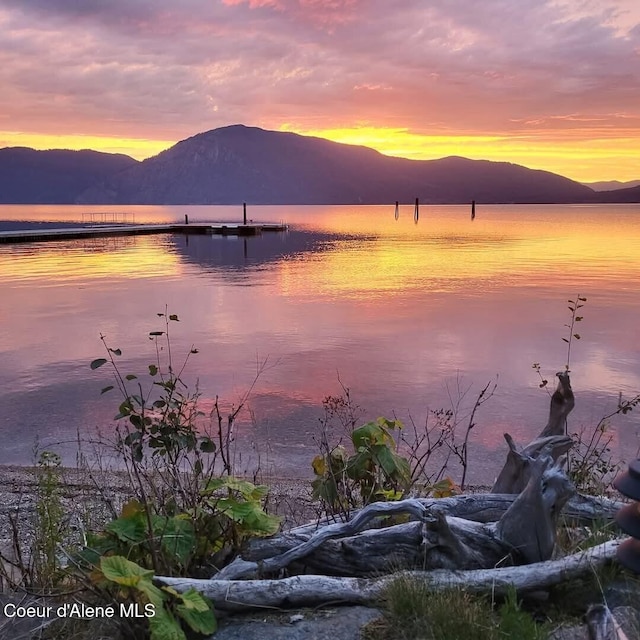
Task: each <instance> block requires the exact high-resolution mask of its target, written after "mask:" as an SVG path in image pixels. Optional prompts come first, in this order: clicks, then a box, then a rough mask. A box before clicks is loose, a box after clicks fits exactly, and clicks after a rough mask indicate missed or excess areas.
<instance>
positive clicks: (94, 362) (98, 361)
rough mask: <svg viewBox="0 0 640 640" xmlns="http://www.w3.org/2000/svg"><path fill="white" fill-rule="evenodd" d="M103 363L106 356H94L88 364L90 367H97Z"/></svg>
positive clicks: (105, 361) (105, 362)
mask: <svg viewBox="0 0 640 640" xmlns="http://www.w3.org/2000/svg"><path fill="white" fill-rule="evenodd" d="M103 364H107V359H106V358H96V359H95V360H92V362H91V364H90V365H89V366H90V367H91V368H92V369H99V368H100V367H101V366H102V365H103Z"/></svg>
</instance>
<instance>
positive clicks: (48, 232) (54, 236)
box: [0, 222, 288, 244]
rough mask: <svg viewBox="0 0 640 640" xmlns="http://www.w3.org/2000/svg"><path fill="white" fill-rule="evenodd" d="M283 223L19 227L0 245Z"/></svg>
mask: <svg viewBox="0 0 640 640" xmlns="http://www.w3.org/2000/svg"><path fill="white" fill-rule="evenodd" d="M287 229H288V226H287V225H286V224H271V223H269V224H266V223H265V224H262V223H250V224H239V223H233V222H213V223H208V222H207V223H203V222H196V223H191V224H113V225H102V224H101V225H87V226H78V227H67V228H56V229H20V230H17V231H0V244H2V243H5V244H7V243H17V242H50V241H55V240H74V239H76V238H101V237H106V236H136V235H148V234H153V233H182V234H188V235H192V234H197V235H205V234H216V235H228V236H255V235H259V234H261V233H263V232H278V231H287Z"/></svg>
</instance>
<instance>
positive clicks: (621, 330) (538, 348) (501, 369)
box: [0, 205, 640, 480]
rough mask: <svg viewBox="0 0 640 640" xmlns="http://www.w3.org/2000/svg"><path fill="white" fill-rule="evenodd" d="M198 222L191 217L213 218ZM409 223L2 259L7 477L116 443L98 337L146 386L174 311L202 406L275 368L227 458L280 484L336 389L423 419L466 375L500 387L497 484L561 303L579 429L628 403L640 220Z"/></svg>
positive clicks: (1, 379)
mask: <svg viewBox="0 0 640 640" xmlns="http://www.w3.org/2000/svg"><path fill="white" fill-rule="evenodd" d="M202 209H203V210H202V211H193V210H192V209H190V210H189V211H190V212H189V217H190V219H192V220H194V221H195V220H197V219H198V218H199V217H200V218H209V219H211V218H212V217H214V216H215V215H217V214H216V213H215V212H212V210H211V208H206V207H205V208H202ZM411 209H412V206H411V205H405V207H404V208H402V207H401V208H400V211H399V219H398V220H397V221H396V220H395V215H393V216H392V214H391V209H390V207H389V206H386V207H363V208H359V209H358V208H353V207H311V208H296V209H295V211H291V209H289V210H286V211H283V209H282V208H275V207H274V208H264V210H263V209H262V208H261V210H260V211H256V212H252V213H251V216H252V217H254V218H262V219H266V220H269V219H270V220H278V219H280V218H281V217H282V216H283V213H284V214H286V215H285V217H288V218H289V220H290V221H291V220H292V219H293V218H294V217H295V215H298V223H297V224H294V226H293V228H292V230H291V231H290V232H289V233H288V234H264V235H263V236H261V237H250V238H232V237H219V236H211V237H209V236H191V237H188V238H187V237H185V236H178V235H161V236H138V237H126V238H109V239H104V240H90V241H89V240H85V241H73V242H61V243H56V244H38V245H36V244H32V245H18V246H0V287H1V288H2V297H1V299H0V322H1V324H0V327H1V330H0V354H1V359H0V403H1V406H2V407H3V412H2V415H0V433H2V435H3V437H4V440H5V442H6V446H4V447H3V449H2V450H1V451H0V461H2V462H27V461H29V459H30V451H31V446H32V437H35V435H39V436H40V437H41V438H47V439H48V440H47V442H52V441H53V440H56V439H68V440H73V438H74V434H75V430H76V428H78V427H79V428H81V429H88V428H92V427H94V426H97V425H100V426H102V427H104V428H109V427H110V425H111V418H112V416H113V414H114V413H115V411H114V406H113V399H109V398H106V397H100V395H99V390H100V388H101V387H102V386H104V384H106V382H105V381H104V380H103V379H102V378H101V377H100V376H102V375H103V374H104V375H106V371H103V370H100V371H99V372H93V373H91V372H90V371H89V369H88V366H87V365H88V362H90V361H91V360H92V359H93V358H95V357H97V356H98V355H101V353H100V343H99V340H98V335H99V333H104V334H106V335H107V336H108V338H109V340H110V343H111V344H113V345H114V346H118V347H120V348H122V350H123V357H122V363H123V367H124V368H125V369H126V371H127V372H132V373H140V372H141V371H142V372H143V371H144V370H145V368H146V365H147V364H148V363H149V362H150V361H153V358H154V352H153V349H152V346H153V345H152V344H151V343H148V341H147V335H148V332H149V331H150V330H154V329H156V328H157V326H156V325H155V324H154V322H155V321H156V316H155V313H156V312H158V311H163V310H164V308H165V305H167V304H168V305H169V306H170V308H171V310H172V311H174V312H176V313H178V314H179V316H180V323H179V325H178V326H176V328H175V341H176V349H177V351H179V352H185V350H188V348H189V347H190V346H191V344H195V345H197V347H198V348H199V349H200V353H199V355H198V357H197V358H194V361H193V363H192V366H191V367H190V369H189V371H190V373H189V375H190V380H191V381H193V382H195V380H196V379H198V380H199V382H200V388H201V389H202V391H203V394H204V397H203V402H204V403H205V406H207V403H208V402H209V403H210V402H211V400H212V398H214V397H215V395H216V394H218V395H220V397H221V398H223V399H224V401H225V402H229V403H232V402H234V401H237V399H238V398H239V397H241V395H242V393H243V391H244V390H246V388H247V387H248V385H249V384H250V383H251V381H252V380H253V377H254V375H255V366H256V359H257V358H258V359H260V358H262V357H265V356H267V355H269V356H270V360H271V361H272V362H278V365H277V366H276V367H274V368H272V369H270V370H269V371H268V372H267V373H266V374H265V375H264V376H262V377H261V379H260V381H259V384H258V386H257V389H256V393H255V395H254V396H253V399H252V401H251V408H252V410H253V416H254V419H253V420H252V419H250V416H249V415H248V414H247V415H245V416H244V421H243V422H241V423H240V424H239V425H238V450H239V453H243V455H244V456H245V459H246V456H248V455H249V453H250V451H251V446H252V443H258V444H259V445H260V446H261V447H262V451H269V452H271V453H270V455H272V460H273V461H274V464H276V466H277V467H278V469H279V470H280V472H282V473H285V472H289V473H300V472H304V473H307V472H308V471H309V467H308V462H309V460H310V458H311V457H312V456H313V453H314V450H313V442H312V441H311V436H312V435H313V434H314V433H315V432H316V431H317V427H318V418H319V416H320V414H321V401H322V398H323V397H324V396H325V395H327V394H330V393H333V394H335V393H337V392H339V389H340V386H339V383H338V375H339V376H340V379H341V380H342V381H343V382H344V383H345V384H347V385H348V386H349V387H350V388H351V389H352V393H353V395H354V398H355V399H356V401H357V402H358V403H359V404H360V405H362V406H363V407H364V408H365V409H366V414H365V416H364V417H366V418H367V419H368V418H375V417H376V416H377V415H383V414H384V415H391V414H392V413H394V412H395V413H396V415H398V417H400V418H401V419H403V420H405V421H408V420H409V416H410V415H411V416H413V417H414V419H415V420H417V421H423V420H424V418H425V416H426V415H427V413H428V409H429V408H438V407H446V406H447V405H448V404H450V402H451V400H450V397H449V392H448V391H447V387H446V384H447V383H451V381H452V380H456V377H457V375H458V374H461V375H462V377H463V380H464V381H465V384H473V385H474V387H478V386H480V387H481V386H483V385H484V383H486V382H487V381H488V380H490V379H492V378H493V377H494V376H495V375H496V374H499V387H498V391H497V393H496V396H495V397H494V398H493V399H492V400H491V402H490V403H489V404H488V405H487V406H486V407H485V408H483V411H482V414H481V415H479V416H478V420H479V427H478V429H477V431H476V434H475V435H474V440H473V449H472V456H474V458H475V460H474V468H475V469H478V470H480V471H478V473H480V475H482V473H483V471H482V470H484V471H486V474H485V475H489V476H490V475H491V474H492V473H495V467H496V466H497V464H498V463H499V460H501V459H502V457H503V454H504V450H505V447H504V444H503V439H502V433H503V431H505V430H507V431H509V432H510V433H511V434H512V435H513V436H514V438H516V441H517V442H524V441H526V440H527V438H528V437H529V436H530V435H532V434H534V433H537V432H539V430H540V429H541V427H542V426H543V424H544V422H545V417H546V411H547V403H548V399H547V397H546V395H545V394H544V392H543V391H541V390H540V389H538V387H537V383H538V381H537V379H536V376H535V372H533V371H532V369H531V364H532V363H533V362H541V363H542V365H543V367H544V368H545V375H547V376H549V375H551V376H552V375H553V373H554V372H555V371H556V370H558V369H561V368H562V367H563V366H564V364H565V358H566V351H565V345H564V343H563V342H562V340H561V338H562V336H563V335H564V329H563V324H564V323H565V322H566V319H567V318H566V315H567V312H566V309H565V301H566V299H567V298H568V297H572V296H574V295H575V294H576V293H578V292H579V293H581V294H583V295H586V296H587V297H588V303H587V306H586V308H585V310H584V311H585V320H584V322H583V326H582V327H581V329H582V331H581V333H582V334H583V340H582V341H581V342H580V343H579V344H577V345H576V346H575V351H574V354H573V356H572V363H571V364H572V369H573V370H574V378H573V382H574V389H575V390H576V394H577V396H578V406H577V408H576V411H575V412H574V414H575V415H574V417H573V418H572V420H573V424H574V425H575V426H576V427H577V426H579V425H580V424H592V423H593V422H594V421H597V419H598V418H599V417H600V416H601V415H602V414H603V413H606V412H607V411H608V410H611V408H612V407H613V408H615V403H616V400H617V393H618V391H619V390H622V391H623V392H624V393H625V394H627V395H629V394H631V393H633V392H637V390H638V389H640V347H639V345H638V343H637V341H636V340H635V339H634V338H633V336H635V334H636V330H637V318H638V316H639V314H640V296H639V295H638V294H639V293H640V292H639V291H638V288H639V287H638V282H640V255H638V250H637V247H638V246H640V215H639V214H640V210H638V208H636V209H633V210H632V209H627V210H624V209H616V210H613V211H609V210H608V209H606V208H600V209H597V208H594V209H586V212H585V209H573V208H570V207H563V208H559V209H557V210H556V209H553V208H551V209H544V208H529V209H526V210H522V209H517V208H516V209H514V210H511V209H506V208H499V207H493V208H488V207H485V206H483V209H482V215H481V216H478V218H477V219H476V220H474V221H473V223H472V222H471V221H470V220H469V209H468V207H457V208H456V207H451V208H442V207H440V208H438V207H429V210H428V215H424V216H422V219H421V220H420V224H418V225H414V222H413V217H412V215H411V214H412V211H411ZM625 211H626V212H625ZM634 212H635V213H634ZM67 213H68V212H67ZM183 213H184V211H183V209H174V210H171V211H168V210H166V208H157V210H156V211H155V213H150V212H149V211H148V210H145V211H143V212H142V213H141V214H140V215H138V214H137V216H136V219H137V220H138V219H139V218H140V217H141V216H142V215H143V214H144V215H146V216H153V215H156V216H158V217H160V218H162V217H167V216H170V215H176V216H177V215H178V214H183ZM425 213H426V212H425ZM59 215H60V217H64V216H63V214H62V213H60V214H59ZM68 215H71V213H68ZM74 215H75V213H74ZM0 217H2V215H1V211H0ZM147 343H148V344H147ZM618 424H619V427H618V428H617V430H616V432H615V441H614V442H615V445H616V446H617V447H618V450H620V451H628V452H635V451H636V449H637V424H638V423H637V418H636V414H630V415H629V416H626V417H625V420H624V421H620V422H619V423H618ZM14 434H20V437H15V436H14ZM267 443H268V446H267ZM494 463H495V464H494ZM475 479H478V478H475ZM489 479H490V478H489ZM484 480H487V478H486V477H485V478H484Z"/></svg>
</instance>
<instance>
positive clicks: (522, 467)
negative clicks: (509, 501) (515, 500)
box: [492, 433, 573, 493]
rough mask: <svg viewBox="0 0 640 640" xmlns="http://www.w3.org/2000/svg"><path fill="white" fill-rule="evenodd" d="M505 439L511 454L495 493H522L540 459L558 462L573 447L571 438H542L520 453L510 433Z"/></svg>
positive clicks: (493, 490)
mask: <svg viewBox="0 0 640 640" xmlns="http://www.w3.org/2000/svg"><path fill="white" fill-rule="evenodd" d="M504 439H505V440H506V441H507V445H508V446H509V452H508V453H507V460H506V462H505V463H504V467H503V468H502V471H500V473H499V474H498V478H497V479H496V482H495V484H494V485H493V489H492V492H493V493H520V492H521V491H522V490H523V489H524V488H525V487H526V486H527V482H529V478H530V477H531V469H532V466H533V464H534V463H535V461H536V460H537V459H538V458H540V457H542V456H550V457H551V458H552V459H553V460H557V459H558V458H559V457H560V456H562V455H564V454H565V453H566V452H567V451H569V449H571V446H572V445H573V440H572V439H571V438H570V437H569V436H565V435H561V436H545V437H542V436H540V437H538V438H536V439H535V440H534V441H533V442H530V443H529V444H528V445H527V446H526V447H524V449H522V450H521V451H518V448H517V447H516V443H515V442H514V441H513V438H512V437H511V436H510V435H509V434H508V433H505V434H504Z"/></svg>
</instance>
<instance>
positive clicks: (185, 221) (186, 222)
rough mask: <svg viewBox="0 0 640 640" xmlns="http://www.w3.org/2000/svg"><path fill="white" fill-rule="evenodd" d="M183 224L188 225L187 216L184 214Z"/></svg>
mask: <svg viewBox="0 0 640 640" xmlns="http://www.w3.org/2000/svg"><path fill="white" fill-rule="evenodd" d="M184 223H185V224H189V216H188V215H187V214H186V213H185V214H184Z"/></svg>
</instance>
